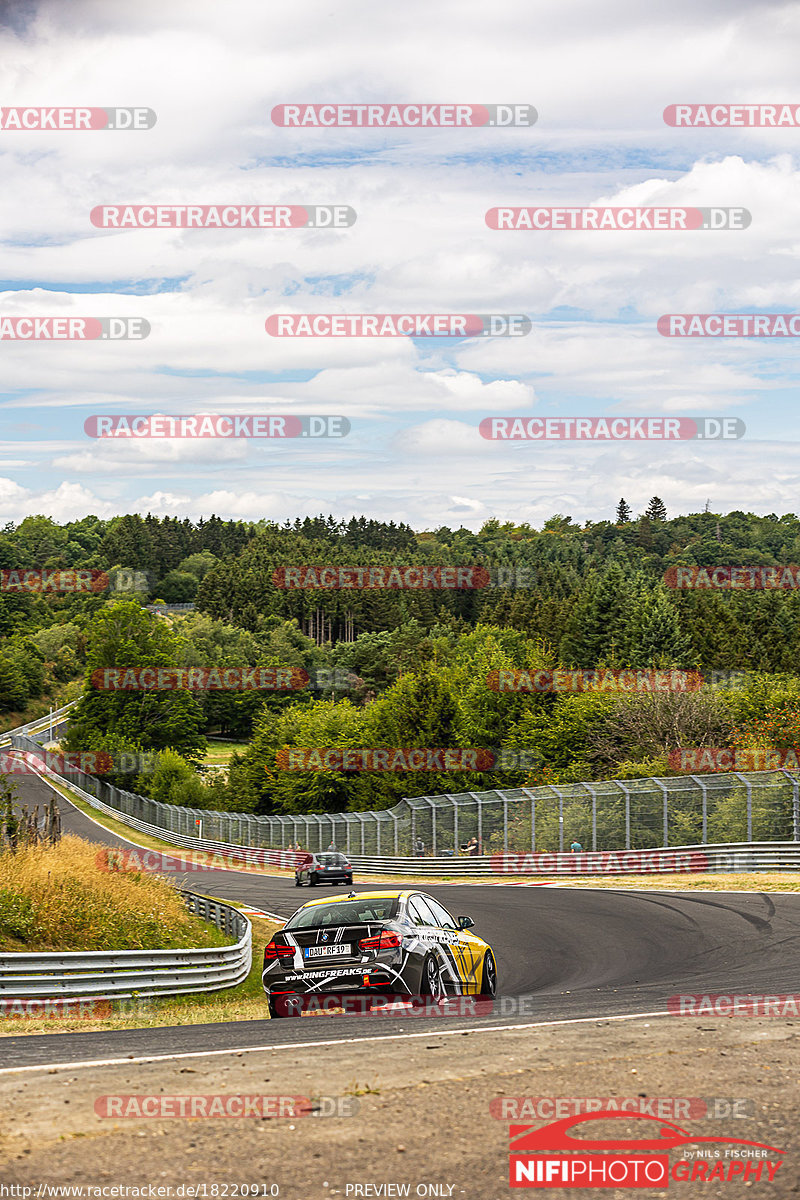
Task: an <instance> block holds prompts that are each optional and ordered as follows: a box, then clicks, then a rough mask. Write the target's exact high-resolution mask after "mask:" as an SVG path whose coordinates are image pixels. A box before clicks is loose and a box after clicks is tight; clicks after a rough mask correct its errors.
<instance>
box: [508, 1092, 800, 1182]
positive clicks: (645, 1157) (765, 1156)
mask: <svg viewBox="0 0 800 1200" xmlns="http://www.w3.org/2000/svg"><path fill="white" fill-rule="evenodd" d="M614 1120H623V1121H629V1122H632V1121H637V1122H638V1121H641V1122H647V1124H646V1125H644V1124H643V1125H642V1126H641V1129H642V1136H641V1137H640V1138H635V1137H627V1138H624V1137H620V1138H608V1137H599V1138H592V1137H591V1136H590V1135H591V1133H592V1132H598V1131H597V1130H596V1128H594V1129H593V1127H592V1123H593V1122H596V1121H603V1122H606V1121H614ZM579 1125H584V1126H587V1127H588V1128H587V1129H586V1130H584V1131H583V1136H578V1137H575V1136H573V1134H572V1132H571V1130H572V1129H573V1128H574V1127H576V1126H579ZM508 1135H509V1140H510V1146H509V1153H510V1162H509V1183H510V1186H511V1187H535V1188H557V1187H558V1188H570V1187H573V1188H574V1187H581V1188H612V1187H616V1188H620V1187H630V1188H662V1189H663V1188H666V1187H669V1181H670V1179H674V1180H675V1182H676V1183H686V1182H697V1183H736V1182H739V1183H746V1184H752V1183H756V1182H758V1181H763V1182H764V1183H772V1182H773V1180H774V1179H775V1176H776V1175H777V1173H778V1171H779V1170H780V1168H781V1166H782V1165H783V1151H782V1150H779V1149H778V1148H777V1147H776V1146H769V1145H767V1144H765V1143H763V1142H751V1141H747V1140H745V1139H744V1138H730V1137H716V1136H715V1137H699V1136H696V1135H695V1134H692V1133H689V1132H688V1131H687V1130H686V1129H682V1128H680V1126H678V1125H673V1124H671V1123H668V1122H665V1121H660V1120H658V1119H656V1118H654V1117H649V1116H646V1115H644V1114H642V1113H630V1112H619V1111H615V1110H612V1109H607V1110H605V1111H601V1112H595V1113H591V1114H586V1115H582V1116H575V1115H573V1116H569V1117H565V1118H564V1119H563V1120H561V1121H553V1122H551V1124H549V1125H543V1126H541V1127H540V1128H538V1129H537V1128H536V1127H535V1126H533V1125H511V1126H509V1131H508ZM697 1146H702V1147H703V1149H696V1148H695V1147H697ZM671 1150H681V1151H683V1156H682V1157H681V1158H678V1159H677V1161H676V1162H674V1163H673V1164H670V1157H669V1152H670V1151H671ZM553 1151H556V1152H557V1153H553ZM598 1151H599V1152H600V1153H598ZM642 1151H647V1153H642ZM548 1152H549V1153H548Z"/></svg>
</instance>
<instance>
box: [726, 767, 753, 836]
mask: <svg viewBox="0 0 800 1200" xmlns="http://www.w3.org/2000/svg"><path fill="white" fill-rule="evenodd" d="M731 775H735V776H736V778H737V779H741V781H742V783H743V784H744V786H745V787H746V788H747V841H748V842H752V840H753V785H752V783H751V782H750V780H749V779H745V777H744V775H742V773H741V771H731Z"/></svg>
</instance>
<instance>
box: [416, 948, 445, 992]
mask: <svg viewBox="0 0 800 1200" xmlns="http://www.w3.org/2000/svg"><path fill="white" fill-rule="evenodd" d="M445 994H446V993H445V986H444V980H443V979H442V968H441V967H440V966H439V964H438V962H437V961H436V959H435V958H434V956H433V955H432V954H429V955H428V956H427V958H426V959H425V961H424V963H423V964H422V982H421V984H420V995H422V996H435V997H436V998H437V999H441V1000H443V999H444V997H445Z"/></svg>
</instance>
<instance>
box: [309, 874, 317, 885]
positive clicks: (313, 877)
mask: <svg viewBox="0 0 800 1200" xmlns="http://www.w3.org/2000/svg"><path fill="white" fill-rule="evenodd" d="M317 883H318V880H317V877H316V875H309V877H308V886H309V887H316V886H317Z"/></svg>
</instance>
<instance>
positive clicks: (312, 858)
mask: <svg viewBox="0 0 800 1200" xmlns="http://www.w3.org/2000/svg"><path fill="white" fill-rule="evenodd" d="M352 882H353V868H352V867H351V866H350V863H349V862H348V860H347V859H346V858H345V856H344V855H343V854H339V852H338V851H333V850H325V851H322V852H321V853H319V854H306V856H305V857H304V858H303V859H301V860H300V862H299V863H298V864H297V866H296V867H295V871H294V885H295V887H302V886H303V884H304V883H307V884H308V886H309V887H316V886H317V884H318V883H332V884H339V883H352Z"/></svg>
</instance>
